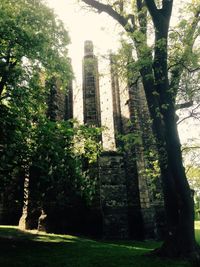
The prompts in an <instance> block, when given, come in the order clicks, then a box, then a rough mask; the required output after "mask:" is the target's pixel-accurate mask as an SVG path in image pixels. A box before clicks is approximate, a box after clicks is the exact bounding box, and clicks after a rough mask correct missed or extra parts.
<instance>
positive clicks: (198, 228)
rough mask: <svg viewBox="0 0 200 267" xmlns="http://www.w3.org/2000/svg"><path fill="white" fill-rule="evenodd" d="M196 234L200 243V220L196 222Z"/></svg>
mask: <svg viewBox="0 0 200 267" xmlns="http://www.w3.org/2000/svg"><path fill="white" fill-rule="evenodd" d="M195 236H196V240H197V242H198V243H199V244H200V221H196V222H195Z"/></svg>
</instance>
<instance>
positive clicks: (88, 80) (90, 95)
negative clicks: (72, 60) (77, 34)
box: [83, 41, 101, 127]
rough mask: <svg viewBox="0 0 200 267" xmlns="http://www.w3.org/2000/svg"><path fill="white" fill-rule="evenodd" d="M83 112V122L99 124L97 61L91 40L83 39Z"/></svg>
mask: <svg viewBox="0 0 200 267" xmlns="http://www.w3.org/2000/svg"><path fill="white" fill-rule="evenodd" d="M83 114H84V123H85V124H88V125H94V126H97V127H99V126H101V110H100V94H99V77H98V61H97V58H96V57H95V55H94V53H93V43H92V41H85V45H84V59H83Z"/></svg>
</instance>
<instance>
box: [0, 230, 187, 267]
mask: <svg viewBox="0 0 200 267" xmlns="http://www.w3.org/2000/svg"><path fill="white" fill-rule="evenodd" d="M157 246H159V243H156V242H112V243H111V242H97V241H93V240H89V239H84V238H78V237H73V236H68V235H53V234H40V233H30V232H22V231H20V230H18V229H17V228H14V227H0V266H2V267H61V266H62V267H118V266H120V267H121V266H122V267H132V266H134V267H157V266H158V267H183V266H185V267H186V266H189V265H187V264H186V263H184V262H177V261H169V260H161V259H159V258H149V257H146V256H145V254H146V253H147V252H149V251H151V250H152V249H154V248H155V247H157Z"/></svg>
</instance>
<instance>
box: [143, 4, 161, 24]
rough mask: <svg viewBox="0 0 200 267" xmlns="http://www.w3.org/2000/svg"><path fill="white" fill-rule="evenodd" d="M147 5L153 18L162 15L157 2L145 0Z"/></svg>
mask: <svg viewBox="0 0 200 267" xmlns="http://www.w3.org/2000/svg"><path fill="white" fill-rule="evenodd" d="M145 2H146V6H147V8H148V10H149V13H150V14H151V16H152V18H153V20H154V19H155V18H156V17H158V16H159V15H160V13H159V10H158V8H157V6H156V4H155V1H154V0H145Z"/></svg>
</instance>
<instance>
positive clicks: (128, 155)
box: [0, 41, 165, 239]
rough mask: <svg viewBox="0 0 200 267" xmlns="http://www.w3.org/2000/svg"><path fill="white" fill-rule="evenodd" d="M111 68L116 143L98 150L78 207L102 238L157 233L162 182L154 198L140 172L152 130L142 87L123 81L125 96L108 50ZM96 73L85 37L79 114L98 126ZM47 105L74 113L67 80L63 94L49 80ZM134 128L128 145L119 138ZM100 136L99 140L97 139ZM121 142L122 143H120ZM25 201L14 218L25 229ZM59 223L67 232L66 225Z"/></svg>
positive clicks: (61, 113)
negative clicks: (89, 200) (88, 200)
mask: <svg viewBox="0 0 200 267" xmlns="http://www.w3.org/2000/svg"><path fill="white" fill-rule="evenodd" d="M110 74H111V90H112V110H113V122H114V136H115V146H116V149H112V150H107V151H104V152H102V154H101V156H100V157H99V158H98V163H97V164H96V165H95V166H93V167H92V168H93V172H92V173H93V174H94V173H95V175H96V176H97V180H98V186H97V188H96V197H95V200H94V201H93V204H92V205H91V207H90V212H89V213H88V212H87V211H86V212H84V210H83V213H82V215H81V216H85V217H87V216H88V217H89V218H92V219H91V220H89V219H88V218H85V223H87V224H88V225H87V229H90V228H95V227H96V228H98V230H97V231H94V233H96V232H98V234H97V236H98V237H101V238H105V239H148V238H154V239H162V237H163V235H164V232H165V212H164V205H163V199H162V193H161V186H160V183H157V185H156V190H157V192H158V193H159V194H160V196H161V197H160V198H159V199H156V198H155V197H153V192H152V187H151V184H150V181H149V180H148V176H147V175H146V173H145V169H146V167H147V166H148V159H147V158H146V157H145V150H146V149H147V148H148V146H149V144H148V140H149V136H151V135H152V133H151V127H150V124H148V123H147V121H149V113H148V108H147V105H146V101H145V96H144V92H143V90H142V87H141V86H140V85H139V86H138V85H133V86H128V85H127V86H126V91H127V95H126V97H124V95H123V92H122V91H123V90H124V87H123V86H122V85H121V84H120V79H119V77H118V72H117V68H116V67H115V56H113V55H111V56H110ZM99 79H100V77H99V71H98V59H97V57H96V56H95V55H94V52H93V43H92V42H91V41H86V42H85V46H84V58H83V87H82V89H83V118H84V123H85V124H87V125H90V126H92V125H93V126H97V127H100V126H102V122H101V121H102V120H101V105H100V89H99ZM122 87H123V90H122ZM127 96H128V98H127ZM49 107H51V108H49V111H48V112H49V113H48V116H49V117H50V118H51V119H53V120H62V119H65V120H68V119H71V118H73V86H72V82H71V83H70V84H69V85H68V94H67V95H64V94H63V93H62V92H61V91H59V83H58V82H57V81H53V87H52V88H51V99H50V102H49ZM124 107H125V109H126V112H124ZM52 111H53V112H52ZM138 132H141V133H142V134H141V142H140V144H137V143H135V144H132V143H130V144H128V146H127V144H125V142H126V141H122V140H120V138H119V136H123V135H128V134H131V133H135V134H138ZM99 141H101V142H102V139H101V140H99ZM103 146H104V144H103ZM124 147H126V148H125V149H123V148H124ZM25 183H26V185H25V188H24V190H25V191H26V190H27V192H26V193H27V194H26V195H27V196H28V197H29V195H28V187H29V184H28V182H27V181H25ZM26 201H27V199H25V203H24V207H23V214H22V216H21V218H20V222H19V226H20V227H21V228H25V229H27V228H31V226H30V225H29V224H28V222H27V218H28V215H29V214H28V213H29V210H28V206H27V203H26ZM0 208H1V212H0V219H2V218H3V215H2V214H3V206H2V203H0ZM68 216H69V215H68ZM38 217H39V215H37V221H39V225H38V229H39V230H48V229H47V228H46V221H47V215H46V214H45V212H44V211H42V214H41V215H40V217H39V220H38ZM74 220H79V218H78V217H77V218H76V219H74ZM1 223H2V221H1ZM75 225H76V222H75ZM64 228H66V229H65V231H66V232H68V229H67V226H66V225H64ZM86 232H87V231H86ZM91 232H92V231H91ZM74 233H76V229H75V230H74ZM84 234H87V233H84ZM94 235H96V234H94Z"/></svg>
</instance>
